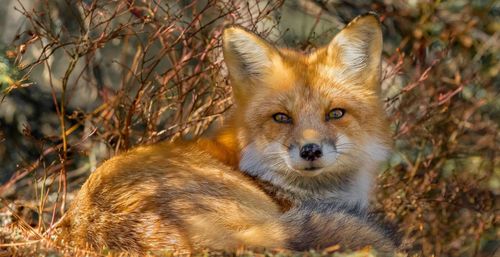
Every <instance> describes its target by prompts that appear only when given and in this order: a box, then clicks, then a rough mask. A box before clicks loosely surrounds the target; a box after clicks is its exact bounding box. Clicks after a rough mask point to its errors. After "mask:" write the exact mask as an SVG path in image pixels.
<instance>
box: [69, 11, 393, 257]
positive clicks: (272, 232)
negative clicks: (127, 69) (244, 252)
mask: <svg viewBox="0 0 500 257" xmlns="http://www.w3.org/2000/svg"><path fill="white" fill-rule="evenodd" d="M381 52H382V32H381V26H380V23H379V20H378V17H377V16H376V15H374V14H367V15H363V16H360V17H358V18H356V19H354V20H353V21H352V22H351V23H349V24H348V25H347V26H346V27H345V28H344V29H343V30H342V31H341V32H339V34H338V35H337V36H335V38H334V39H333V40H332V41H331V43H329V44H328V45H327V46H325V47H323V48H320V49H318V50H316V51H314V52H312V53H310V54H302V53H299V52H296V51H293V50H288V49H279V48H276V47H274V46H273V45H271V44H269V43H267V42H266V41H264V40H263V39H262V38H260V37H258V36H257V35H255V34H253V33H251V32H249V31H247V30H245V29H244V28H242V27H239V26H230V27H227V28H226V29H225V30H224V34H223V53H224V60H225V62H226V65H227V67H228V71H229V76H230V81H231V83H232V87H233V94H234V102H235V107H234V108H233V110H232V112H231V118H230V119H229V122H228V123H227V124H225V126H224V127H223V128H222V129H221V130H220V131H219V133H218V134H217V135H216V136H215V137H212V138H200V139H198V140H196V141H194V142H183V141H177V142H174V143H167V142H163V143H158V144H153V145H148V146H140V147H137V148H135V149H133V150H130V151H128V152H126V153H123V154H120V155H117V156H115V157H113V158H111V159H110V160H108V161H106V162H105V163H103V164H102V165H101V166H100V167H99V168H98V169H97V170H96V171H95V172H94V173H93V174H92V175H91V176H90V177H89V179H88V180H87V181H86V182H85V184H84V185H83V186H82V189H81V190H80V192H79V193H78V195H77V197H76V198H75V199H74V201H73V203H72V205H71V207H70V209H69V211H68V213H67V214H66V216H65V218H64V219H63V221H62V222H61V226H60V228H61V229H62V232H61V238H63V241H65V242H68V243H70V244H72V245H74V246H78V247H91V248H93V249H102V248H109V249H116V250H125V251H129V252H135V253H141V252H144V251H155V250H165V249H170V250H174V251H177V252H178V253H179V251H186V252H192V251H197V250H200V249H204V248H209V249H224V250H231V249H236V248H238V247H241V246H246V247H250V248H275V247H279V248H287V249H293V250H302V249H308V248H315V247H327V246H329V245H334V244H340V245H341V246H342V247H345V248H351V249H354V248H359V247H363V246H367V245H372V246H373V247H375V248H377V249H380V250H382V251H392V250H394V249H395V246H394V244H393V243H392V241H391V240H389V239H388V238H387V237H386V235H385V234H384V232H383V231H382V230H381V229H380V228H379V227H378V226H377V225H375V224H373V223H371V222H370V221H369V220H368V219H367V218H366V215H364V214H363V212H354V213H353V212H349V211H347V210H349V209H352V208H354V209H356V208H359V209H364V208H365V207H366V205H367V203H368V198H369V197H368V196H369V193H370V188H371V185H372V179H373V176H374V173H375V171H376V169H377V166H378V164H379V162H381V161H382V160H384V159H385V157H386V154H387V152H388V150H389V148H390V147H389V145H390V139H389V138H390V136H389V134H390V133H389V128H388V124H387V122H386V118H385V115H384V110H383V108H382V105H381V101H380V99H379V84H380V63H381ZM325 206H326V207H325ZM336 206H347V207H345V208H346V209H343V207H342V208H340V207H336Z"/></svg>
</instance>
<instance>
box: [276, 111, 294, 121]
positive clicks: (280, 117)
mask: <svg viewBox="0 0 500 257" xmlns="http://www.w3.org/2000/svg"><path fill="white" fill-rule="evenodd" d="M273 119H274V121H276V122H278V123H292V118H290V116H288V115H286V114H284V113H282V112H278V113H275V114H273Z"/></svg>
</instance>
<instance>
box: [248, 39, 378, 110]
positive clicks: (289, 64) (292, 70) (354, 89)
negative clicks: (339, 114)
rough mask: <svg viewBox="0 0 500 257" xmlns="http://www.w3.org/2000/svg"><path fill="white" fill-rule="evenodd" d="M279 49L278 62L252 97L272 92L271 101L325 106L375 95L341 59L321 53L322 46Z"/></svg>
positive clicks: (263, 95) (257, 97)
mask: <svg viewBox="0 0 500 257" xmlns="http://www.w3.org/2000/svg"><path fill="white" fill-rule="evenodd" d="M280 52H281V53H282V56H281V58H282V61H281V63H280V65H279V66H278V67H275V68H273V69H272V71H271V72H270V73H268V74H267V76H265V78H264V79H263V80H261V83H265V84H266V87H260V89H259V90H256V91H255V92H254V94H255V99H259V98H260V99H262V98H267V97H268V96H272V98H273V99H274V100H271V101H274V102H278V103H279V104H281V105H286V106H290V105H291V106H297V105H301V104H303V103H304V101H306V102H307V103H308V106H314V107H315V108H317V107H318V105H320V106H324V107H325V108H327V107H330V105H332V104H335V103H338V102H341V103H342V104H349V102H351V103H353V104H354V103H359V102H364V103H370V102H372V101H371V100H372V99H373V100H376V98H377V96H376V94H375V93H374V92H373V91H372V90H368V89H366V87H364V86H362V85H358V84H357V82H356V81H355V80H354V79H351V78H349V76H348V75H346V71H345V69H344V68H343V67H342V64H341V63H336V62H332V61H328V60H326V59H327V58H325V57H321V56H322V52H324V51H323V49H320V50H318V51H316V52H313V53H311V54H302V53H299V52H296V51H293V50H288V49H285V50H283V49H280ZM266 100H267V101H269V100H270V99H266ZM315 103H316V104H315ZM303 107H305V108H307V106H303Z"/></svg>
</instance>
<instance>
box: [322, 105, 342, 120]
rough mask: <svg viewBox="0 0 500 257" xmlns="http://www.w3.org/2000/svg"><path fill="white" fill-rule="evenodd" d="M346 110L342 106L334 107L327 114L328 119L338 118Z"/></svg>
mask: <svg viewBox="0 0 500 257" xmlns="http://www.w3.org/2000/svg"><path fill="white" fill-rule="evenodd" d="M344 114H345V110H344V109H342V108H334V109H332V110H331V111H330V112H329V113H328V114H327V115H326V120H327V121H329V120H338V119H340V118H342V116H344Z"/></svg>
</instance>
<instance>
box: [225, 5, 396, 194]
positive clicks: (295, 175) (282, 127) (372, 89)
mask: <svg viewBox="0 0 500 257" xmlns="http://www.w3.org/2000/svg"><path fill="white" fill-rule="evenodd" d="M223 52H224V60H225V62H226V64H227V67H228V70H229V75H230V80H231V84H232V87H233V94H234V98H235V105H236V107H235V108H236V109H235V111H234V121H233V122H234V124H233V125H234V126H235V127H236V130H237V137H238V142H239V144H240V149H241V159H240V168H241V170H243V171H245V172H247V173H249V174H251V175H253V176H258V177H259V178H261V179H263V180H266V181H269V182H271V183H273V184H277V185H279V186H283V187H285V188H286V189H289V190H291V191H294V190H295V191H297V192H301V191H304V192H306V191H307V190H308V189H310V187H314V188H315V189H314V190H316V191H319V190H321V188H325V189H326V190H327V191H328V188H332V187H334V184H335V183H338V182H339V181H345V180H356V178H355V177H360V176H362V177H363V176H364V180H363V179H361V180H363V181H358V182H359V183H360V185H355V186H356V187H358V186H359V189H356V190H360V191H364V192H360V193H365V194H366V193H367V192H366V191H367V189H366V187H367V186H368V184H370V183H369V181H365V180H369V177H370V176H369V175H367V174H364V175H363V174H359V172H360V170H363V169H374V168H376V165H377V164H378V162H380V161H381V160H384V159H385V157H386V153H387V150H388V149H389V143H390V140H389V138H390V130H389V128H388V125H387V123H386V117H385V113H384V110H383V108H382V104H381V101H380V97H379V86H380V72H381V71H380V70H381V54H382V31H381V25H380V22H379V20H378V17H377V16H376V15H373V14H367V15H363V16H359V17H358V18H356V19H354V20H353V21H352V22H350V23H349V24H348V25H347V26H346V27H345V28H344V29H343V30H341V31H340V32H339V33H338V34H337V35H336V36H335V37H334V38H333V40H332V41H331V42H330V43H329V44H328V45H326V46H325V47H323V48H320V49H318V50H316V51H314V52H312V53H309V54H303V53H300V52H297V51H293V50H288V49H279V48H276V47H275V46H274V45H271V44H269V43H268V42H266V41H265V40H263V39H262V38H260V37H259V36H257V35H255V34H253V33H251V32H249V31H247V30H245V29H244V28H241V27H238V26H231V27H228V28H226V29H225V31H224V34H223ZM370 172H371V171H370ZM368 173H369V172H368ZM363 187H364V188H363ZM346 190H349V189H346Z"/></svg>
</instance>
